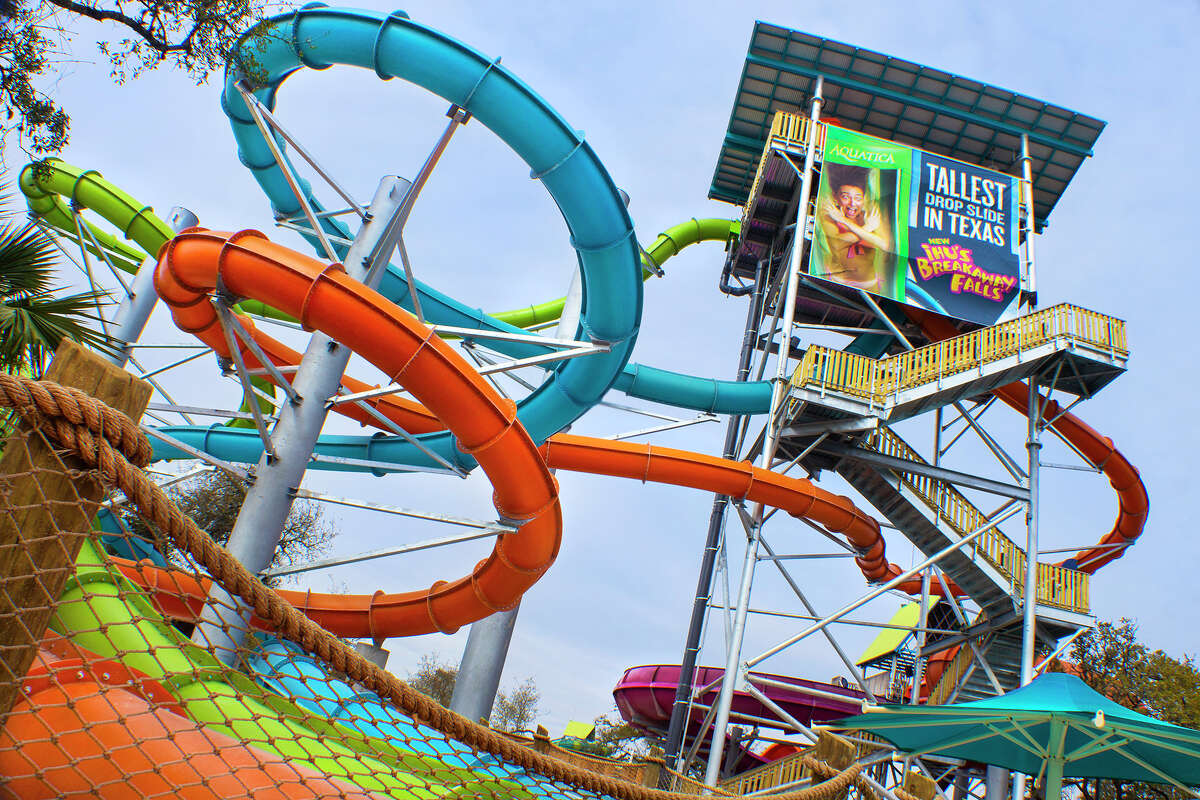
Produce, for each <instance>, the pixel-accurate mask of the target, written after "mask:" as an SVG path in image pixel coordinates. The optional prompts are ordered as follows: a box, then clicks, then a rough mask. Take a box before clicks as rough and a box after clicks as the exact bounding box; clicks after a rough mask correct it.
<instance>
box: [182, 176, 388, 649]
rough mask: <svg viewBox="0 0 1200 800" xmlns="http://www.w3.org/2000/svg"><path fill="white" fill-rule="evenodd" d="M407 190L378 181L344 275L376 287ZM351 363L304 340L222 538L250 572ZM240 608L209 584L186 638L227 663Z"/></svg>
mask: <svg viewBox="0 0 1200 800" xmlns="http://www.w3.org/2000/svg"><path fill="white" fill-rule="evenodd" d="M411 187H412V184H411V183H410V182H409V181H407V180H405V179H403V178H398V177H395V176H387V177H385V178H384V179H383V180H382V181H380V184H379V188H378V189H376V191H375V197H374V199H373V200H372V201H371V206H370V209H369V210H368V212H367V218H366V221H365V222H364V223H363V226H362V228H361V230H359V232H358V235H357V236H356V237H355V239H354V243H353V244H352V245H350V249H349V250H348V251H347V253H346V258H345V268H346V272H347V274H348V275H350V277H352V278H354V279H356V280H365V279H367V278H368V276H371V277H372V278H373V279H374V280H373V281H372V282H373V283H378V281H379V279H380V277H381V276H382V274H383V271H382V270H378V269H374V267H375V266H376V264H377V263H383V262H384V261H386V259H387V258H388V257H389V256H390V254H391V253H392V251H393V250H394V249H395V248H396V244H397V242H398V241H399V239H400V235H401V232H402V230H403V217H402V216H401V215H400V214H399V213H398V212H399V211H401V210H402V206H403V203H404V202H405V199H406V196H407V195H408V193H409V190H410V188H411ZM349 360H350V350H349V348H347V347H344V346H342V345H340V344H338V343H337V342H336V341H334V340H333V339H331V338H329V337H328V336H326V335H324V334H322V333H315V334H313V336H312V338H311V339H310V340H309V344H308V347H307V349H306V350H305V352H304V358H303V359H302V360H301V362H300V368H299V369H298V370H297V372H296V379H295V381H294V382H293V383H292V386H293V387H294V388H295V390H296V392H297V394H298V396H299V399H298V400H297V401H294V402H291V403H287V404H285V405H284V406H283V408H282V409H281V410H280V414H279V422H278V423H277V424H276V425H275V428H274V430H273V431H272V433H271V438H272V441H273V443H274V446H275V451H276V455H277V457H276V458H271V457H270V455H269V454H268V453H265V452H264V453H263V456H262V458H261V459H260V460H259V462H258V466H257V468H256V470H255V481H254V484H253V485H252V486H251V487H250V491H249V492H248V493H247V495H246V500H245V502H244V503H243V504H242V509H241V512H240V513H239V514H238V518H237V522H236V523H235V524H234V528H233V532H232V534H231V535H230V537H229V544H228V549H229V551H230V552H231V553H232V554H233V555H234V556H235V557H236V558H237V559H238V560H239V561H241V562H242V564H243V565H244V566H245V567H246V569H248V570H249V571H250V572H252V573H256V572H260V571H262V570H263V569H265V568H266V566H267V565H268V564H270V563H271V558H272V557H273V555H274V553H275V547H276V546H277V545H278V544H279V537H280V535H281V532H282V531H283V526H284V522H285V521H286V520H287V515H288V513H289V512H290V511H291V509H292V501H293V500H294V492H295V490H296V488H297V487H299V486H300V482H301V480H302V479H303V478H304V472H305V470H306V469H307V467H308V459H309V457H310V456H311V455H312V451H313V447H314V446H315V444H316V441H317V437H318V436H319V435H320V433H321V427H322V426H323V425H324V423H325V417H326V415H327V414H328V410H327V408H326V406H325V401H326V400H327V399H328V398H330V397H332V396H333V395H334V394H335V393H336V392H337V387H338V386H339V385H340V383H341V380H342V374H343V373H344V372H345V370H346V364H347V362H349ZM247 613H248V612H247V610H246V609H243V608H241V607H240V604H239V603H238V602H236V601H235V600H234V599H233V598H232V597H231V596H229V595H228V593H226V592H224V591H223V590H220V589H219V587H216V586H214V587H213V590H212V592H211V593H210V602H209V603H208V604H207V605H206V606H205V610H204V615H203V618H202V620H201V622H200V623H199V624H198V625H197V626H196V630H195V632H194V633H193V634H192V636H193V640H194V641H196V642H197V643H199V644H202V645H206V646H208V647H211V648H213V650H214V653H215V654H216V655H217V657H218V658H221V659H222V661H224V662H225V663H233V662H234V660H235V654H236V651H237V646H238V645H239V644H240V641H239V640H240V639H241V637H242V635H243V634H244V632H245V630H246V627H247V624H246V622H245V619H244V618H245V617H246V616H247Z"/></svg>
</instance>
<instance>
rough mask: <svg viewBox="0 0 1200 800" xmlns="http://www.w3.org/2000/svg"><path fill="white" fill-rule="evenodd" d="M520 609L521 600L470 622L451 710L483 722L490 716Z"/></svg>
mask: <svg viewBox="0 0 1200 800" xmlns="http://www.w3.org/2000/svg"><path fill="white" fill-rule="evenodd" d="M519 609H520V604H518V605H517V607H516V608H512V609H510V610H508V611H498V612H496V613H495V614H492V615H491V616H490V617H484V618H483V619H481V620H479V621H478V622H474V623H472V624H471V633H470V634H468V636H467V646H466V648H465V649H464V650H463V657H462V663H461V664H459V666H458V679H457V680H455V682H454V695H453V696H452V697H451V698H450V710H451V711H457V712H458V713H459V714H462V715H463V716H464V717H466V718H467V719H469V720H473V721H475V722H482V723H483V724H484V725H486V724H487V721H488V720H489V719H491V717H492V706H494V705H495V703H496V692H497V691H499V689H500V676H501V674H503V672H504V661H505V659H506V658H507V657H508V646H509V643H511V642H512V634H513V627H515V626H516V624H517V611H518V610H519Z"/></svg>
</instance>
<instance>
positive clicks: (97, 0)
mask: <svg viewBox="0 0 1200 800" xmlns="http://www.w3.org/2000/svg"><path fill="white" fill-rule="evenodd" d="M289 5H290V3H287V2H278V0H3V2H0V103H2V104H3V107H4V113H5V114H6V116H7V117H8V119H9V120H10V124H9V127H8V130H11V129H13V128H15V129H16V130H17V132H18V136H19V140H20V142H21V146H22V148H23V149H25V150H27V151H28V152H30V153H32V154H39V155H40V154H46V153H54V152H57V151H59V150H61V149H62V148H63V147H64V146H66V144H67V141H68V138H69V132H70V118H69V116H68V114H67V112H66V110H65V109H63V108H62V107H60V106H59V105H58V104H57V103H56V102H55V100H54V98H53V97H51V96H50V95H48V94H47V93H46V92H45V91H43V90H39V89H38V88H37V84H39V83H40V84H47V83H50V82H51V81H52V80H53V79H54V77H55V73H56V72H57V71H58V69H57V68H58V65H59V64H62V63H66V62H67V61H68V58H67V53H66V50H67V47H68V45H69V44H70V42H71V40H72V39H73V34H72V32H73V31H75V30H77V29H78V28H79V27H80V26H79V24H78V23H79V21H80V20H81V19H84V20H90V21H92V22H94V23H97V24H98V25H99V26H100V27H99V29H98V35H99V36H102V37H104V38H100V40H99V41H97V43H96V46H97V48H98V50H99V52H100V54H101V55H102V56H103V57H104V59H105V60H106V61H107V62H108V66H109V75H110V77H111V79H112V80H113V81H115V82H116V83H123V82H125V81H126V80H129V79H130V78H136V77H137V76H138V75H140V74H142V73H143V72H145V71H147V70H151V69H154V68H155V67H158V66H160V65H162V64H167V65H168V66H170V67H173V68H175V69H178V70H181V71H183V72H185V73H186V74H187V75H188V77H190V78H191V79H192V80H194V81H195V82H196V83H203V82H204V81H206V80H207V79H208V77H209V76H210V74H211V73H213V72H214V71H219V70H221V69H223V68H224V67H225V64H226V63H227V62H228V61H230V60H231V59H233V58H235V57H237V56H235V45H236V44H237V42H238V40H239V38H240V37H241V36H242V34H243V33H245V32H246V31H251V30H254V29H256V26H260V24H261V23H262V21H263V20H264V19H265V18H266V16H267V14H268V13H269V12H270V11H272V10H282V9H284V8H286V7H288V6H289ZM259 29H260V30H261V28H259ZM252 49H253V48H251V50H252ZM72 60H74V59H72ZM239 61H241V62H245V61H246V59H245V58H239ZM239 66H241V67H242V68H243V71H246V72H248V73H250V74H253V70H252V69H251V66H252V65H250V64H246V63H241V64H239Z"/></svg>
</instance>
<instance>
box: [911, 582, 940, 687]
mask: <svg viewBox="0 0 1200 800" xmlns="http://www.w3.org/2000/svg"><path fill="white" fill-rule="evenodd" d="M935 569H937V567H936V566H934V565H932V564H931V565H930V566H929V567H927V568H926V569H925V570H924V571H923V572H922V573H921V616H920V620H921V630H919V631H917V662H916V664H914V665H913V688H912V696H911V697H910V698H909V699H910V701H911V705H914V706H915V705H917V703H918V702H919V701H920V699H921V681H922V680H923V678H924V676H925V669H924V667H925V662H924V661H922V660H921V651H922V650H924V649H925V637H926V633H925V629H926V628H928V627H929V583H930V581H931V580H932V578H933V571H934V570H935Z"/></svg>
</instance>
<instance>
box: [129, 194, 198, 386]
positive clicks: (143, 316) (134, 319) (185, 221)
mask: <svg viewBox="0 0 1200 800" xmlns="http://www.w3.org/2000/svg"><path fill="white" fill-rule="evenodd" d="M167 221H168V223H169V224H170V226H171V228H172V230H174V231H175V232H176V233H179V232H180V231H181V230H183V229H184V228H191V227H193V226H195V225H196V224H197V223H199V222H200V220H199V219H198V218H197V217H196V215H195V214H193V213H192V212H190V211H188V210H187V209H186V208H181V207H179V206H176V207H175V208H173V209H171V216H170V217H168V218H167ZM157 266H158V261H157V260H156V259H155V258H154V257H153V256H151V257H150V258H147V259H146V260H145V261H143V262H142V265H141V266H140V267H138V271H137V275H135V276H134V278H133V283H131V284H130V285H129V294H128V295H127V296H126V297H125V299H124V300H122V301H121V305H120V306H118V307H117V313H116V314H114V315H113V321H112V328H111V330H110V334H111V335H112V337H113V338H114V339H116V340H117V341H119V342H121V344H122V347H121V349H120V350H119V351H117V352H116V353H114V354H112V355H110V356H106V358H107V359H108V360H109V361H111V362H112V363H114V364H116V365H117V366H118V367H123V366H125V362H126V361H128V360H129V356H130V355H132V354H133V348H132V347H131V345H132V344H133V343H134V342H136V341H137V340H138V339H139V338H140V337H141V335H142V331H143V330H145V328H146V323H147V322H148V321H149V319H150V314H151V313H152V312H153V311H154V306H155V304H156V303H157V302H158V293H157V292H155V291H154V269H155V267H157Z"/></svg>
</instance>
